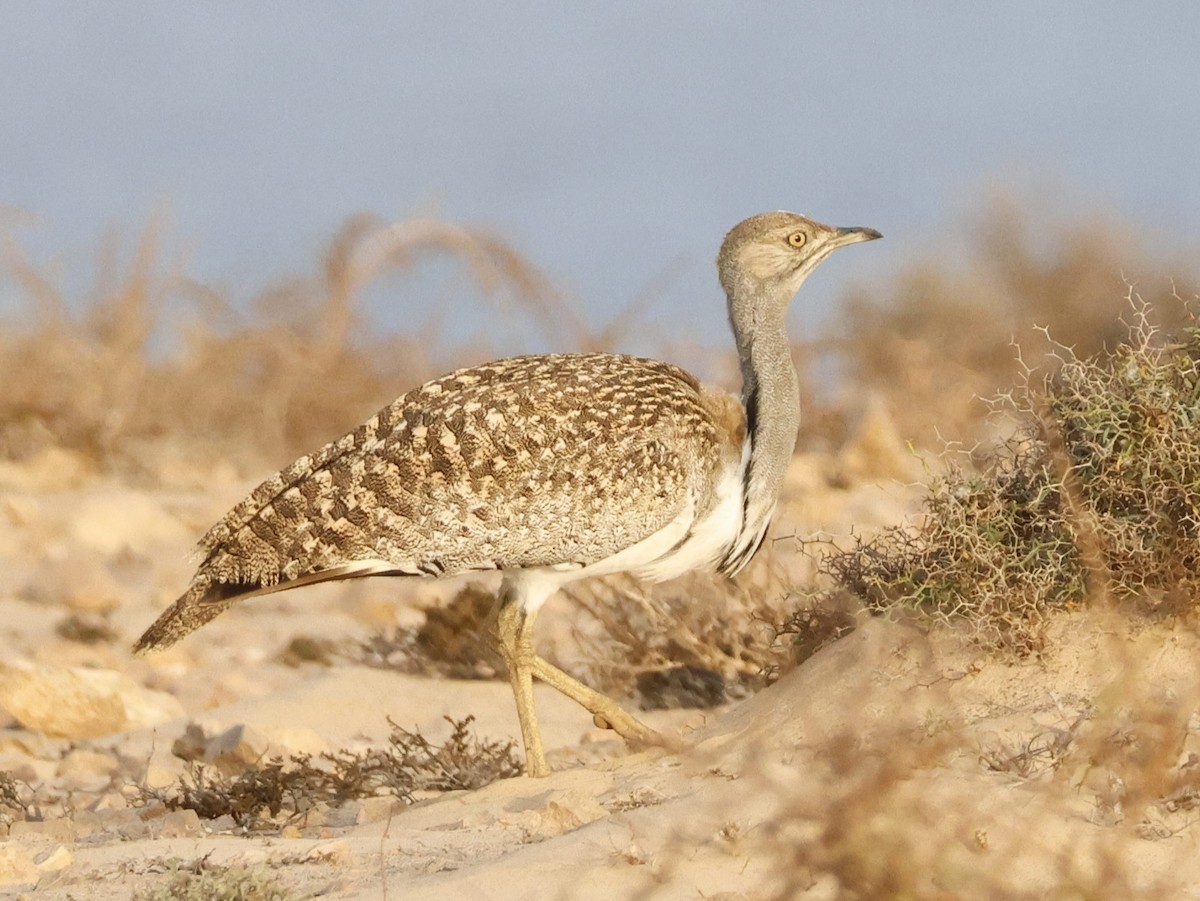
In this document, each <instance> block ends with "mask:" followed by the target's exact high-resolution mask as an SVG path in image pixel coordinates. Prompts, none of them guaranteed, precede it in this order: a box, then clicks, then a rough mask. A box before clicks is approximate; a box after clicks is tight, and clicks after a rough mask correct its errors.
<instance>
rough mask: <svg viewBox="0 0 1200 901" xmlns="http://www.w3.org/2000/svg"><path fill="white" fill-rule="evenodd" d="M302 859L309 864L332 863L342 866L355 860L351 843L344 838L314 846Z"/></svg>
mask: <svg viewBox="0 0 1200 901" xmlns="http://www.w3.org/2000/svg"><path fill="white" fill-rule="evenodd" d="M302 859H303V860H304V861H306V862H307V863H330V864H334V865H337V866H342V865H344V864H348V863H350V861H351V860H353V859H354V849H353V848H351V847H350V842H348V841H346V839H344V838H342V839H337V840H336V841H332V842H324V843H322V844H320V845H313V846H312V847H311V848H309V850H308V853H307V854H305V855H304V857H303V858H302Z"/></svg>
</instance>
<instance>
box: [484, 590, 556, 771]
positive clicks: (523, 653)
mask: <svg viewBox="0 0 1200 901" xmlns="http://www.w3.org/2000/svg"><path fill="white" fill-rule="evenodd" d="M532 627H533V617H531V616H527V615H526V613H525V611H524V610H523V609H522V608H521V605H520V603H519V602H518V601H517V600H516V598H515V597H513V596H512V595H507V594H506V593H504V592H502V593H501V596H500V601H499V604H498V605H497V609H496V622H495V624H494V626H493V634H494V636H495V638H496V644H497V646H498V648H499V650H500V656H502V657H503V658H504V664H505V666H507V667H508V681H509V683H510V684H511V685H512V690H513V697H514V698H516V701H517V719H518V720H519V721H520V723H521V738H522V739H523V740H524V742H525V774H526V775H528V776H533V777H540V776H548V775H550V767H549V766H547V765H546V752H545V750H544V749H543V748H542V733H541V730H539V729H538V723H537V712H536V711H535V710H534V708H533V664H534V661H535V660H536V659H537V657H536V656H535V655H534V653H533V643H532V641H531V640H530V632H531V630H532Z"/></svg>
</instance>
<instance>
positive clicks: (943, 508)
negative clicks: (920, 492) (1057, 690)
mask: <svg viewBox="0 0 1200 901" xmlns="http://www.w3.org/2000/svg"><path fill="white" fill-rule="evenodd" d="M1131 305H1132V317H1131V319H1130V323H1129V325H1128V327H1127V336H1126V338H1125V340H1124V341H1123V342H1122V343H1121V344H1120V345H1119V346H1117V347H1116V348H1115V349H1114V350H1112V351H1111V352H1109V353H1097V354H1094V355H1092V356H1088V357H1082V358H1081V357H1080V356H1078V355H1076V353H1075V352H1074V351H1073V350H1072V349H1071V348H1068V347H1066V346H1064V345H1061V344H1059V345H1056V353H1055V359H1054V361H1053V365H1052V366H1051V367H1049V371H1046V370H1035V369H1026V370H1025V376H1024V378H1023V379H1022V380H1021V381H1020V382H1019V384H1018V386H1017V387H1016V389H1014V390H1013V391H1011V392H1010V393H1008V394H1007V395H1004V396H1002V397H1000V398H998V399H997V400H996V401H994V406H995V407H996V409H998V410H1004V411H1007V412H1008V413H1009V414H1010V415H1015V416H1016V417H1017V418H1018V420H1019V422H1020V423H1021V425H1020V427H1019V429H1018V431H1017V433H1016V434H1015V435H1014V436H1013V437H1012V438H1011V439H1010V440H1009V441H1007V442H1006V443H1005V444H1003V445H1002V446H1001V447H1000V448H999V450H998V451H997V452H996V453H994V454H993V455H992V457H991V458H990V459H989V460H987V461H986V462H985V464H984V465H983V467H982V468H981V469H980V470H978V471H977V470H975V469H974V468H972V467H971V466H969V465H967V464H965V463H964V464H963V465H951V466H949V467H948V469H947V471H946V472H945V474H943V475H939V476H937V477H934V478H933V479H932V480H931V482H930V485H929V495H928V498H927V500H926V503H925V509H924V512H923V515H922V516H921V518H920V520H919V522H918V523H917V524H916V525H915V527H895V528H891V529H888V530H885V531H884V532H882V533H880V534H879V535H877V536H875V537H874V538H871V539H869V540H857V541H856V542H855V544H854V546H852V547H850V548H849V549H845V550H841V551H838V552H834V553H831V554H828V555H827V556H825V558H824V559H823V561H822V564H821V568H822V570H823V571H824V572H825V573H826V574H827V575H829V576H831V577H832V579H833V581H834V582H835V583H836V585H837V588H836V589H835V591H845V592H849V593H850V594H851V595H852V596H853V597H855V598H856V599H858V600H860V601H861V602H862V603H863V604H865V605H866V606H867V607H868V608H871V609H875V610H882V609H886V608H890V607H897V606H903V607H910V608H916V609H918V610H920V611H923V612H925V613H927V614H930V615H933V616H934V617H936V618H943V619H963V620H967V621H969V622H970V623H972V624H973V626H974V627H975V628H976V630H977V631H978V634H979V636H980V638H982V639H983V640H984V641H985V642H988V643H992V644H998V645H1004V646H1008V647H1011V648H1015V649H1024V650H1031V649H1035V648H1036V647H1037V646H1038V643H1039V640H1040V639H1039V629H1040V625H1041V624H1042V623H1043V622H1044V618H1045V616H1046V615H1047V613H1049V612H1050V611H1052V610H1056V609H1062V608H1068V607H1071V606H1072V605H1076V604H1080V603H1083V602H1084V601H1085V600H1088V599H1092V600H1095V599H1099V598H1104V597H1109V598H1111V599H1113V600H1114V601H1117V602H1120V603H1124V604H1133V605H1136V606H1139V607H1148V608H1150V609H1151V610H1157V611H1160V612H1177V611H1180V610H1183V609H1185V608H1188V607H1190V606H1192V605H1193V604H1194V599H1195V597H1196V594H1197V589H1200V442H1197V441H1196V434H1197V428H1198V427H1200V320H1198V319H1197V318H1196V314H1195V311H1194V310H1188V311H1187V320H1186V325H1185V327H1184V328H1183V329H1182V330H1181V331H1180V332H1179V334H1178V336H1177V337H1176V338H1175V339H1173V340H1171V339H1168V338H1167V337H1166V336H1165V335H1164V333H1163V332H1162V331H1161V330H1160V329H1158V328H1157V327H1156V326H1154V325H1153V324H1152V323H1151V322H1150V319H1149V315H1150V310H1149V309H1148V307H1147V305H1146V304H1145V303H1142V302H1141V301H1140V300H1138V299H1137V298H1131Z"/></svg>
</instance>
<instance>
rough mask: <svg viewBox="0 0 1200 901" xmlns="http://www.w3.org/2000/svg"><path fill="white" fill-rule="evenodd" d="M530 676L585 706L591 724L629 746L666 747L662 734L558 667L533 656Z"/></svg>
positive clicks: (666, 743)
mask: <svg viewBox="0 0 1200 901" xmlns="http://www.w3.org/2000/svg"><path fill="white" fill-rule="evenodd" d="M533 674H534V675H535V676H537V677H538V678H539V679H541V680H542V681H543V682H545V683H546V684H547V685H552V686H554V687H555V688H557V689H558V690H559V691H561V692H562V693H563V694H565V695H566V696H567V697H568V698H570V699H571V700H572V701H574V702H575V703H577V704H579V705H581V706H582V707H584V708H585V709H586V710H587V711H588V712H589V713H591V714H592V721H593V722H595V724H596V725H597V726H599V727H600V728H601V729H612V730H613V731H614V732H616V733H617V734H618V735H620V736H621V738H623V739H625V741H627V742H629V743H630V744H631V745H633V746H635V747H639V746H645V745H658V746H662V747H665V746H667V745H668V744H669V743H668V741H667V740H666V739H665V738H664V737H663V736H662V735H660V734H659V733H657V732H655V731H654V730H653V729H651V728H650V727H649V726H647V725H646V724H645V723H642V722H639V721H638V720H637V719H635V718H634V717H632V716H630V715H629V714H628V713H626V712H625V710H624V709H623V708H622V707H621V706H620V705H619V704H617V702H616V701H614V700H612V699H611V698H607V697H605V696H604V695H602V694H600V692H598V691H596V690H595V689H592V688H588V687H587V686H586V685H584V684H583V683H582V682H580V681H578V680H577V679H572V678H571V677H570V676H568V675H567V674H566V673H564V672H563V671H562V670H560V669H559V668H558V667H557V666H555V665H554V664H552V663H550V662H549V661H547V660H545V659H544V658H542V657H538V656H537V655H536V654H535V655H534V658H533Z"/></svg>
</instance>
